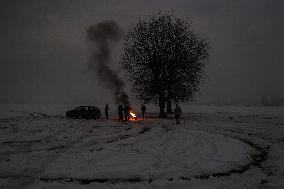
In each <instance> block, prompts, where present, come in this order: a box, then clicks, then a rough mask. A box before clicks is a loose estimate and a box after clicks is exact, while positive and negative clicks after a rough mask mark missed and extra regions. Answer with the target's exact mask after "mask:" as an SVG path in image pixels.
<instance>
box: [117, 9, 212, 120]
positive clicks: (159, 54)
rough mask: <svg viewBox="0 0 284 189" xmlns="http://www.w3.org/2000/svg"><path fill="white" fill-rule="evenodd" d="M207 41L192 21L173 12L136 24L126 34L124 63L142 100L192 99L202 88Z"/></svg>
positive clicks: (162, 112) (161, 101)
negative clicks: (193, 25) (192, 26)
mask: <svg viewBox="0 0 284 189" xmlns="http://www.w3.org/2000/svg"><path fill="white" fill-rule="evenodd" d="M207 56H208V43H207V42H206V40H204V39H202V38H200V37H199V35H197V34H195V33H194V32H193V31H192V30H191V25H190V23H189V22H188V21H187V20H185V19H181V18H178V17H176V16H174V15H172V14H167V13H158V14H156V15H151V16H149V17H146V18H144V19H140V20H139V22H138V23H135V24H133V25H132V26H131V27H130V29H129V30H128V32H127V33H126V34H125V42H124V53H123V55H122V57H121V61H120V63H121V65H122V66H123V68H124V69H125V70H126V71H127V74H128V77H129V79H130V80H131V81H133V82H134V85H133V90H134V92H135V93H136V94H137V98H138V99H139V100H142V101H145V102H155V103H158V104H159V107H160V116H161V117H163V116H165V112H164V109H165V104H166V102H167V105H168V110H169V109H171V108H170V106H171V102H172V101H180V102H185V101H188V100H191V99H192V97H193V95H194V94H195V93H196V92H198V91H199V84H200V81H201V78H202V75H203V70H204V69H203V68H204V65H205V62H206V58H207Z"/></svg>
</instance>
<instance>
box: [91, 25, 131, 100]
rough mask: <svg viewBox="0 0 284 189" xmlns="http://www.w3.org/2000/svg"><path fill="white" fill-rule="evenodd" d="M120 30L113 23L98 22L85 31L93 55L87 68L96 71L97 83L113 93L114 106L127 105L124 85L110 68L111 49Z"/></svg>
mask: <svg viewBox="0 0 284 189" xmlns="http://www.w3.org/2000/svg"><path fill="white" fill-rule="evenodd" d="M122 33H123V32H122V29H121V28H120V27H119V26H118V25H117V24H116V23H115V22H114V21H105V22H100V23H98V24H96V25H93V26H90V27H89V28H88V29H87V39H88V40H89V41H91V42H92V46H93V48H94V49H93V50H94V52H93V55H92V57H91V59H90V61H89V67H90V68H92V69H94V70H95V71H96V76H97V77H98V79H99V81H100V82H102V83H103V84H105V86H106V87H108V88H109V89H111V90H112V91H113V95H114V100H115V102H116V104H119V103H123V104H129V98H128V95H127V93H126V92H125V91H124V87H125V83H124V81H123V80H122V79H121V78H120V77H119V76H118V75H117V73H116V72H115V71H114V70H112V69H111V68H110V66H111V65H110V60H109V59H110V54H111V50H112V47H113V46H114V45H115V44H117V43H118V42H119V40H120V39H121V36H122Z"/></svg>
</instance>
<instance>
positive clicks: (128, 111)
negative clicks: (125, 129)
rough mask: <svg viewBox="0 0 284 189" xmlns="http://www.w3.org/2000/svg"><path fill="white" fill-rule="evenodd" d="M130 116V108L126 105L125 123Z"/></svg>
mask: <svg viewBox="0 0 284 189" xmlns="http://www.w3.org/2000/svg"><path fill="white" fill-rule="evenodd" d="M129 114H130V107H129V106H128V105H127V104H126V105H125V107H124V117H125V121H128V120H129Z"/></svg>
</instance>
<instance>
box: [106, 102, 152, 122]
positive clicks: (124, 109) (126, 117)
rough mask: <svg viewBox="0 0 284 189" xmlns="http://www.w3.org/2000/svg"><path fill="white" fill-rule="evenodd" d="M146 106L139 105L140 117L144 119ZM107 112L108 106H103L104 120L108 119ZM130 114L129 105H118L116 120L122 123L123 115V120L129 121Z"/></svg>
mask: <svg viewBox="0 0 284 189" xmlns="http://www.w3.org/2000/svg"><path fill="white" fill-rule="evenodd" d="M146 109H147V108H146V106H145V105H144V104H142V105H141V115H142V117H143V118H144V116H145V112H146ZM108 112H109V106H108V104H107V105H106V106H105V116H106V119H108ZM130 112H131V107H130V106H129V105H127V104H126V105H124V106H123V105H122V104H120V105H119V106H118V108H117V113H118V118H119V119H118V120H119V121H123V114H124V120H125V121H128V120H129V119H130Z"/></svg>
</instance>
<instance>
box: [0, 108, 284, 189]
mask: <svg viewBox="0 0 284 189" xmlns="http://www.w3.org/2000/svg"><path fill="white" fill-rule="evenodd" d="M71 107H74V106H71V105H66V106H62V105H48V106H47V105H11V104H10V105H9V104H8V105H7V104H6V105H1V107H0V188H45V189H47V188H250V189H251V188H284V108H283V107H274V108H269V107H240V106H230V107H229V106H183V107H182V108H183V112H184V114H183V118H182V120H181V124H180V125H175V124H174V123H175V121H174V119H173V117H169V118H168V119H159V118H156V116H157V114H156V113H155V112H157V111H156V109H154V108H150V109H151V110H150V111H149V112H151V113H148V114H147V116H148V118H147V119H146V120H143V121H134V122H128V123H119V122H117V121H115V120H109V121H106V120H104V119H101V120H83V119H69V120H68V119H66V118H65V117H64V113H65V111H66V110H68V109H70V108H71ZM115 112H116V109H113V110H112V111H111V113H113V114H114V113H115ZM111 117H112V116H111Z"/></svg>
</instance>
